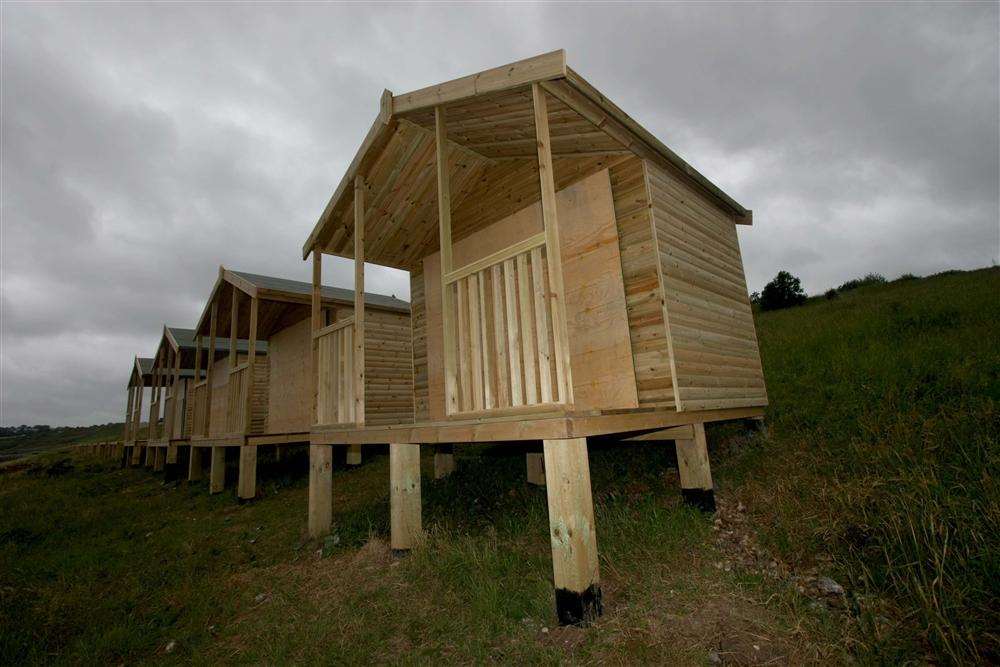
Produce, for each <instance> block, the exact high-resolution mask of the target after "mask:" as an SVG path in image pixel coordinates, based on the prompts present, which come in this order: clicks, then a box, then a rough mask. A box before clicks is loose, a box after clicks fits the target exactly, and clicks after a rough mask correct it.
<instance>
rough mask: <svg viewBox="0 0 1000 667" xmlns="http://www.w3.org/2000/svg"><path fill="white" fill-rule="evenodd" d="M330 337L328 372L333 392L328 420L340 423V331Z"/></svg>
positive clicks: (329, 335)
mask: <svg viewBox="0 0 1000 667" xmlns="http://www.w3.org/2000/svg"><path fill="white" fill-rule="evenodd" d="M328 337H329V339H330V342H329V346H330V355H331V356H332V359H331V360H330V366H329V372H330V375H331V382H330V386H331V387H332V388H333V392H332V394H331V395H330V421H331V422H332V423H335V424H336V423H340V401H341V398H340V375H341V373H340V331H334V332H331V333H330V334H328Z"/></svg>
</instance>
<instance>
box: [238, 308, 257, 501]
mask: <svg viewBox="0 0 1000 667" xmlns="http://www.w3.org/2000/svg"><path fill="white" fill-rule="evenodd" d="M259 308H260V299H259V298H258V297H257V296H252V297H250V330H249V335H248V336H247V369H246V373H247V382H246V392H247V393H246V396H245V397H244V403H243V425H242V431H243V446H242V447H240V477H239V482H238V483H237V485H236V497H237V498H238V499H239V500H252V499H253V498H255V497H256V496H257V447H256V446H253V445H250V444H248V442H247V440H248V438H249V436H250V429H251V428H252V427H253V390H254V383H255V382H256V378H257V368H256V366H255V364H256V360H257V313H258V309H259Z"/></svg>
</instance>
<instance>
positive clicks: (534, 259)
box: [531, 248, 552, 403]
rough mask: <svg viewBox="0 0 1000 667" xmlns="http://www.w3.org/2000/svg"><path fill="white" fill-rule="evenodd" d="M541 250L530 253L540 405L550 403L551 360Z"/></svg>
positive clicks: (537, 249) (536, 249)
mask: <svg viewBox="0 0 1000 667" xmlns="http://www.w3.org/2000/svg"><path fill="white" fill-rule="evenodd" d="M542 261H543V260H542V249H541V248H534V249H533V250H532V251H531V282H532V286H533V287H534V290H533V295H534V301H535V336H536V348H535V352H536V354H537V356H538V384H539V387H540V389H541V398H542V403H551V402H552V373H551V370H550V369H551V363H552V359H551V357H550V355H549V321H548V317H547V315H548V312H547V309H546V307H545V306H546V304H545V301H546V299H545V294H546V291H547V290H546V288H545V284H546V283H545V276H544V275H543V270H542V269H543V268H544V267H543V264H542Z"/></svg>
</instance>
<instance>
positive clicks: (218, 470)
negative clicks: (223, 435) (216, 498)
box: [208, 446, 226, 493]
mask: <svg viewBox="0 0 1000 667" xmlns="http://www.w3.org/2000/svg"><path fill="white" fill-rule="evenodd" d="M225 488H226V448H225V447H218V446H216V447H212V467H211V470H210V471H209V473H208V492H209V493H222V491H223V490H224V489H225Z"/></svg>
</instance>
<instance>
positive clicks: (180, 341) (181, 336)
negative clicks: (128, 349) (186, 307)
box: [167, 327, 267, 353]
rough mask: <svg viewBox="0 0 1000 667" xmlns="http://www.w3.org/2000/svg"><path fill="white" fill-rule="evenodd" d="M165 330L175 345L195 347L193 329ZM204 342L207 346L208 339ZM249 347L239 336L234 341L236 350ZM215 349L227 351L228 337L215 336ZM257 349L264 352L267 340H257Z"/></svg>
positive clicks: (170, 328)
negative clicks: (175, 342)
mask: <svg viewBox="0 0 1000 667" xmlns="http://www.w3.org/2000/svg"><path fill="white" fill-rule="evenodd" d="M167 330H168V331H170V335H171V336H173V337H174V340H176V341H177V345H179V346H180V347H182V348H188V349H191V350H193V349H194V348H195V342H194V329H179V328H177V327H167ZM204 343H205V346H206V348H207V346H208V341H207V340H204ZM249 349H250V342H249V341H247V340H246V339H245V338H240V339H238V340H237V341H236V351H237V352H246V351H248V350H249ZM215 350H216V351H217V352H228V351H229V337H228V336H227V337H225V338H221V337H220V338H216V339H215ZM257 351H258V352H264V353H266V352H267V341H266V340H259V341H257Z"/></svg>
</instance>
